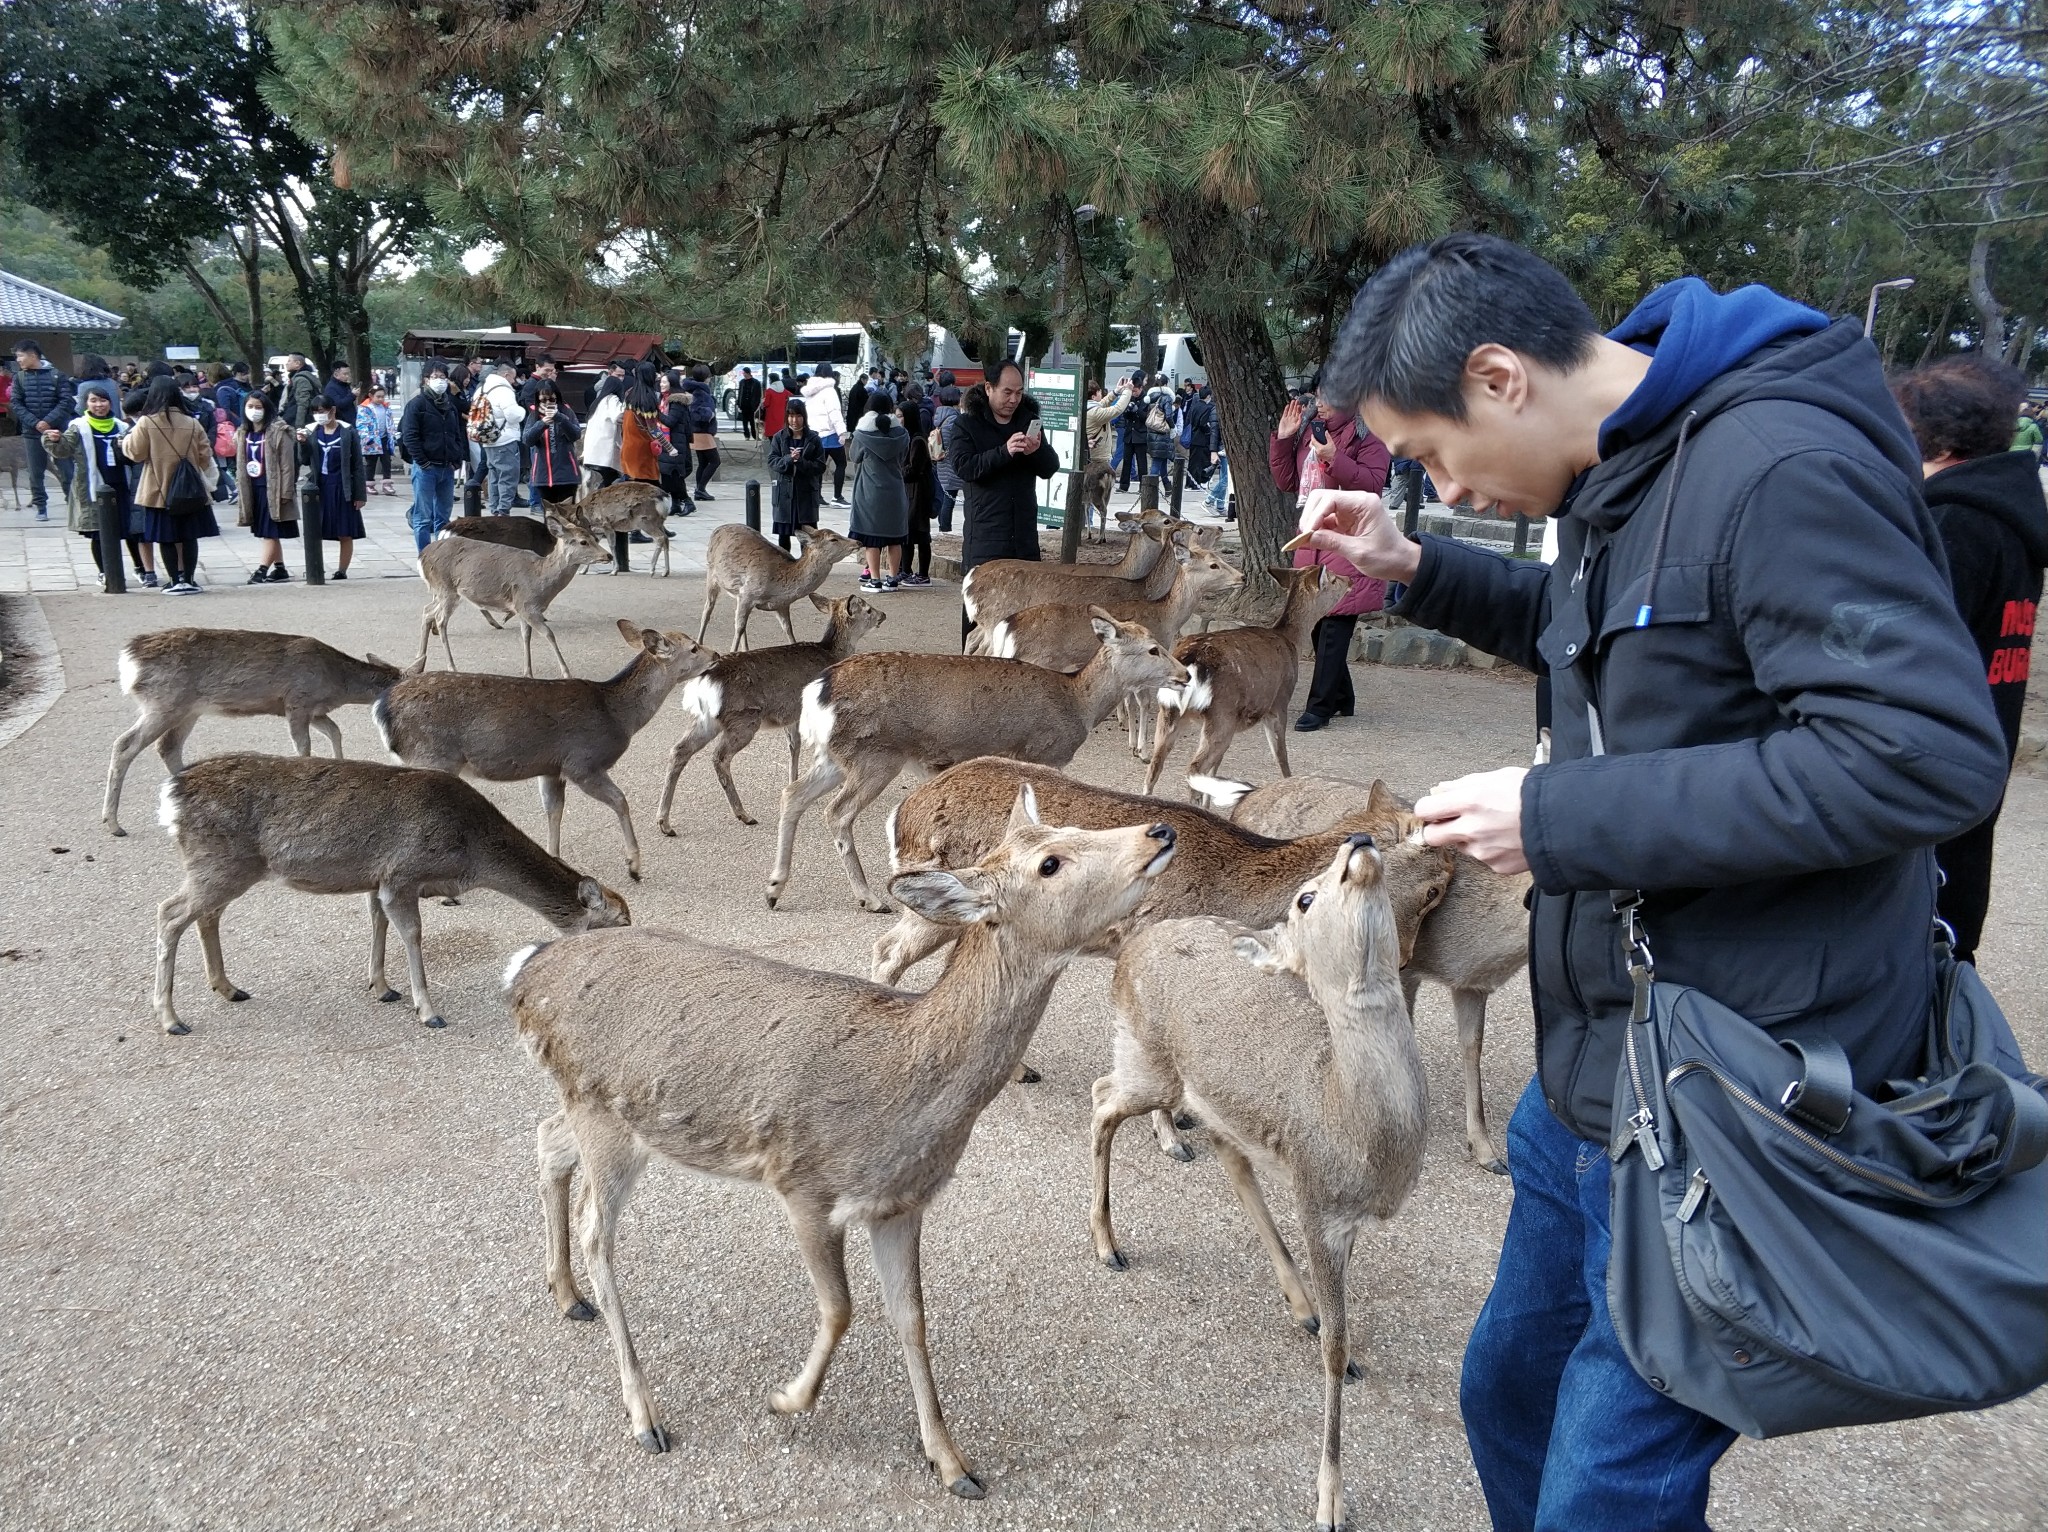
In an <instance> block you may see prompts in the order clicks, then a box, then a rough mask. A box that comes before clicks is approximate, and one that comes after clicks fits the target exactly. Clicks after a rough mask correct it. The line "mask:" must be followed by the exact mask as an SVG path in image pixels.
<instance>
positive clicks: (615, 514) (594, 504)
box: [570, 479, 675, 580]
mask: <svg viewBox="0 0 2048 1532" xmlns="http://www.w3.org/2000/svg"><path fill="white" fill-rule="evenodd" d="M570 515H572V516H573V517H575V519H576V524H577V525H578V526H580V527H582V528H583V529H584V530H585V531H587V532H592V533H596V534H598V535H604V534H608V533H613V532H641V533H644V534H646V535H647V536H648V537H649V538H651V539H652V540H653V542H654V553H653V555H652V556H651V557H650V558H649V559H648V560H647V572H648V573H649V574H652V573H654V566H655V565H656V564H660V565H661V577H662V578H663V579H664V580H665V579H667V578H668V577H669V576H670V575H671V574H672V573H674V572H675V561H674V558H673V556H672V555H671V554H670V552H669V546H668V544H669V536H668V521H667V519H666V518H667V515H668V492H667V491H666V490H664V489H663V488H662V487H661V486H660V485H659V484H649V483H647V482H646V481H645V480H641V479H619V480H617V481H615V482H613V483H611V484H607V485H606V486H605V487H604V488H603V489H600V490H598V491H597V492H596V493H595V494H586V495H585V496H584V497H583V498H582V499H581V500H578V501H577V502H576V504H575V505H574V506H573V507H572V508H571V510H570ZM618 572H619V570H618V567H617V566H616V565H614V566H613V569H612V573H614V574H617V573H618Z"/></svg>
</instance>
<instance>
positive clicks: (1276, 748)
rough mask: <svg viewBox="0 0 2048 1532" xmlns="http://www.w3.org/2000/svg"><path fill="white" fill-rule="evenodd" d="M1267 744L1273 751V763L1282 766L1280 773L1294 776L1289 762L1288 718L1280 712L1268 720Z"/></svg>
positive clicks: (1284, 775)
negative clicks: (1280, 714)
mask: <svg viewBox="0 0 2048 1532" xmlns="http://www.w3.org/2000/svg"><path fill="white" fill-rule="evenodd" d="M1266 746H1267V748H1268V749H1270V750H1271V751H1272V752H1273V764H1274V765H1275V766H1278V767H1279V768H1280V775H1281V776H1283V777H1291V776H1293V775H1294V772H1293V770H1292V769H1291V768H1290V767H1289V766H1288V764H1287V720H1286V719H1285V718H1283V717H1280V716H1279V715H1278V714H1275V715H1274V716H1273V717H1271V718H1268V719H1267V720H1266Z"/></svg>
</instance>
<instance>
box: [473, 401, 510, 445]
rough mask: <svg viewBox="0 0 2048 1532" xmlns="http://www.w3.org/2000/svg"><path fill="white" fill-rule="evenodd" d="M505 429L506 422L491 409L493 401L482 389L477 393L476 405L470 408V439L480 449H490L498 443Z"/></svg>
mask: <svg viewBox="0 0 2048 1532" xmlns="http://www.w3.org/2000/svg"><path fill="white" fill-rule="evenodd" d="M504 429H505V422H504V421H502V420H500V419H499V418H498V412H497V411H496V410H495V409H493V408H491V401H490V398H489V396H488V395H486V394H485V393H484V392H483V391H482V390H481V389H479V390H478V391H477V396H476V403H474V404H472V405H471V406H470V407H469V439H470V440H471V441H473V442H475V443H476V444H477V445H478V446H479V447H488V446H490V445H491V444H492V443H493V442H495V441H497V439H498V437H499V434H500V433H501V432H503V430H504Z"/></svg>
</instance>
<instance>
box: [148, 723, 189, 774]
mask: <svg viewBox="0 0 2048 1532" xmlns="http://www.w3.org/2000/svg"><path fill="white" fill-rule="evenodd" d="M198 722H199V720H198V719H196V718H181V719H180V720H178V722H176V723H174V724H172V725H171V726H170V727H169V728H168V729H166V730H164V732H163V733H162V734H160V735H158V736H157V741H156V753H157V754H158V755H159V756H161V757H162V758H163V763H164V769H165V770H166V771H168V772H170V774H171V775H172V776H174V777H175V776H177V775H178V774H179V773H180V772H182V771H183V770H184V769H185V741H186V740H188V739H190V738H191V737H192V728H193V726H194V725H195V724H197V723H198Z"/></svg>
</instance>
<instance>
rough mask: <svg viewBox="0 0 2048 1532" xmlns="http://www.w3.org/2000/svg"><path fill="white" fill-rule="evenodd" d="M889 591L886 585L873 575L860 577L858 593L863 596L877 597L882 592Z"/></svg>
mask: <svg viewBox="0 0 2048 1532" xmlns="http://www.w3.org/2000/svg"><path fill="white" fill-rule="evenodd" d="M889 589H891V587H890V586H889V585H888V584H886V583H885V582H883V581H881V580H877V579H876V578H875V577H874V576H873V575H862V576H861V577H860V592H861V594H862V595H863V596H879V595H880V594H881V593H882V592H883V591H885V590H889Z"/></svg>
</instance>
